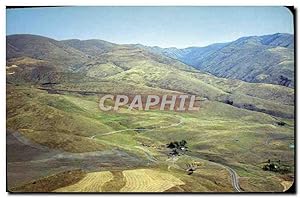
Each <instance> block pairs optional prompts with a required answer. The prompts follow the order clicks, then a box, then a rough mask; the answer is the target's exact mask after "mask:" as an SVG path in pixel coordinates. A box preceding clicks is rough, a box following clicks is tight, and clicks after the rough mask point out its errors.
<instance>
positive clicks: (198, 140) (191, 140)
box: [6, 35, 294, 192]
mask: <svg viewBox="0 0 300 198" xmlns="http://www.w3.org/2000/svg"><path fill="white" fill-rule="evenodd" d="M12 38H14V39H12ZM27 42H28V43H30V44H28V45H27ZM265 42H267V41H265ZM268 43H272V46H273V45H276V47H277V46H278V45H279V43H278V41H276V40H274V41H271V40H269V41H268ZM7 45H8V46H9V48H8V53H9V56H8V59H7V63H6V64H7V65H6V77H7V87H6V88H7V89H6V91H7V98H6V101H7V102H6V103H7V112H6V113H7V121H6V125H7V139H8V143H7V148H8V150H9V152H8V153H9V155H10V157H9V161H8V163H7V167H8V169H7V170H8V171H7V172H8V174H7V175H8V181H9V183H8V187H9V189H10V190H13V191H22V192H24V191H59V192H61V191H67V192H74V191H76V192H77V191H80V192H86V191H88V192H90V191H92V192H112V191H113V192H128V191H134V192H140V191H151V192H160V191H163V192H211V191H215V192H216V191H217V192H228V191H229V192H231V191H240V190H241V191H247V192H248V191H249V192H252V191H270V192H274V191H283V189H286V188H287V184H290V183H291V182H292V181H293V175H294V89H293V88H289V87H285V86H280V85H272V84H264V83H248V82H244V81H240V80H233V79H226V78H220V77H216V76H213V75H211V74H207V73H204V72H200V71H198V70H196V69H194V68H191V67H190V66H188V65H186V64H184V63H182V62H180V61H178V60H175V59H172V58H169V57H166V56H164V55H161V54H160V55H158V54H156V53H154V52H152V51H148V50H147V49H141V48H139V47H138V46H135V45H117V44H112V43H107V42H105V41H100V40H88V41H80V40H68V41H55V40H52V39H48V38H44V37H38V36H32V35H30V36H29V35H21V36H20V35H15V36H9V37H8V42H7ZM270 45H271V44H270ZM43 46H44V47H43ZM281 47H282V46H281ZM40 48H42V49H41V50H39V49H40ZM17 49H18V50H17ZM31 49H32V50H31ZM98 49H99V50H98ZM46 52H47V55H46ZM48 52H49V53H48ZM104 94H127V95H133V94H142V95H147V94H155V95H164V94H168V95H178V94H193V95H196V96H197V100H198V103H199V104H200V110H199V111H196V112H177V111H159V110H158V109H156V108H154V109H151V110H149V111H139V110H128V108H127V106H124V107H122V108H121V109H119V110H118V111H101V110H100V109H99V107H98V102H99V97H101V96H103V95H104ZM181 140H185V141H186V142H187V145H188V147H187V148H188V149H187V150H188V151H186V152H185V153H184V154H182V155H175V156H174V155H173V156H172V155H171V154H170V152H172V150H171V149H169V148H167V146H166V145H167V144H169V143H170V142H174V141H181ZM20 151H21V153H22V155H20ZM268 160H270V161H276V162H277V161H279V160H280V163H281V164H282V166H284V167H286V170H285V171H284V172H273V171H265V170H263V166H264V165H265V164H266V163H267V161H268ZM195 164H196V165H195ZM191 165H193V166H194V167H193V168H194V169H195V170H194V171H192V173H191V174H190V172H191V171H189V170H188V168H189V166H191ZM76 170H77V171H76ZM68 171H70V172H68ZM74 171H75V172H74ZM65 174H67V176H64V175H65ZM234 175H235V177H234ZM59 178H60V179H61V181H62V182H57V181H58V180H59ZM236 180H238V185H239V187H238V188H237V187H236V185H237V184H235V182H236ZM239 188H240V190H239Z"/></svg>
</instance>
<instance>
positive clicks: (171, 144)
mask: <svg viewBox="0 0 300 198" xmlns="http://www.w3.org/2000/svg"><path fill="white" fill-rule="evenodd" d="M175 147H176V146H175V144H174V143H173V142H171V143H170V144H168V146H167V148H170V149H174V148H175Z"/></svg>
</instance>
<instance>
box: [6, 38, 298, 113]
mask: <svg viewBox="0 0 300 198" xmlns="http://www.w3.org/2000/svg"><path fill="white" fill-rule="evenodd" d="M290 36H291V35H287V34H280V35H279V38H278V35H277V34H276V35H271V36H263V37H245V38H241V39H238V40H237V41H234V42H231V43H228V44H214V45H211V46H208V47H204V48H186V49H183V50H179V49H175V48H171V49H170V48H168V49H162V48H157V47H146V46H141V45H131V44H130V45H118V44H114V43H110V42H106V41H102V40H76V39H72V40H63V41H57V40H54V39H50V38H46V37H42V36H36V35H11V36H7V43H6V46H7V74H8V75H7V81H8V82H18V83H24V82H27V83H28V82H34V83H39V84H56V87H59V88H66V89H77V90H78V89H79V90H86V91H99V90H101V91H112V90H111V89H112V87H110V88H104V87H101V86H100V85H101V83H103V82H109V84H110V85H111V84H114V83H116V84H117V83H118V84H120V82H121V84H123V85H119V86H118V87H113V91H114V92H116V91H119V92H122V91H123V92H126V93H128V92H130V93H132V92H134V93H135V92H137V93H138V92H147V93H149V92H150V93H153V92H156V93H157V92H158V93H164V92H166V91H167V92H170V91H175V92H181V93H188V94H197V95H200V96H201V97H204V98H207V99H210V100H216V101H220V102H224V103H233V105H234V106H236V107H239V108H246V109H250V110H254V111H261V112H267V113H269V114H271V115H276V116H281V117H289V118H290V117H293V108H292V106H290V105H293V104H294V97H293V94H294V91H293V89H290V88H286V86H287V87H293V75H294V70H293V68H294V67H293V66H294V65H293V44H292V39H288V38H290ZM272 37H274V38H273V39H272ZM284 38H285V39H284ZM188 56H191V57H194V58H195V57H200V58H199V60H198V59H197V61H195V62H193V64H195V65H196V63H199V66H197V67H196V66H195V65H193V66H192V64H191V62H190V63H189V64H186V63H184V60H187V59H188V58H187V57H188ZM176 57H178V58H176ZM192 60H196V58H195V59H193V58H191V59H190V61H192ZM209 60H210V61H209ZM262 62H264V63H265V64H263V65H262V64H259V63H262ZM250 63H252V64H250ZM232 65H235V66H234V67H232ZM12 66H14V67H12ZM207 72H209V73H212V74H213V75H212V74H209V73H207ZM214 75H215V76H214ZM218 76H220V77H222V78H220V77H218ZM259 76H260V77H261V76H264V77H265V78H264V80H262V81H267V80H272V79H273V78H274V79H277V81H276V82H275V81H274V82H273V83H274V84H280V82H281V81H280V82H279V78H280V76H283V78H287V79H288V80H287V81H288V82H290V83H288V84H286V82H284V84H283V85H285V86H282V85H280V86H275V85H274V86H270V85H268V84H253V83H246V82H245V81H251V82H253V81H254V82H256V81H257V79H258V77H259ZM271 77H272V78H271ZM236 79H242V80H244V81H240V80H236ZM289 80H290V81H289ZM100 82H101V83H100ZM264 83H266V82H264ZM95 84H97V86H96V85H95ZM105 89H106V90H105Z"/></svg>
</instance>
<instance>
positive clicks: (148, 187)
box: [121, 169, 185, 192]
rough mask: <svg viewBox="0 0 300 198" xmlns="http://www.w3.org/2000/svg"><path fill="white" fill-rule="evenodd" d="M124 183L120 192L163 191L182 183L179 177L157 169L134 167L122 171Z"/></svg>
mask: <svg viewBox="0 0 300 198" xmlns="http://www.w3.org/2000/svg"><path fill="white" fill-rule="evenodd" d="M123 175H124V177H125V179H126V185H125V186H124V187H123V188H122V189H121V192H164V191H166V190H168V189H170V188H172V187H174V186H177V185H184V184H185V183H184V182H182V181H181V180H180V179H178V178H176V177H174V176H173V175H170V174H168V173H162V172H160V171H157V170H150V169H136V170H126V171H123Z"/></svg>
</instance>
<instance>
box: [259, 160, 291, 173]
mask: <svg viewBox="0 0 300 198" xmlns="http://www.w3.org/2000/svg"><path fill="white" fill-rule="evenodd" d="M263 170H265V171H272V172H280V173H287V172H289V171H290V167H289V166H286V165H284V164H282V163H281V161H280V160H278V161H273V162H271V160H268V162H267V164H265V165H264V166H263Z"/></svg>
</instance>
